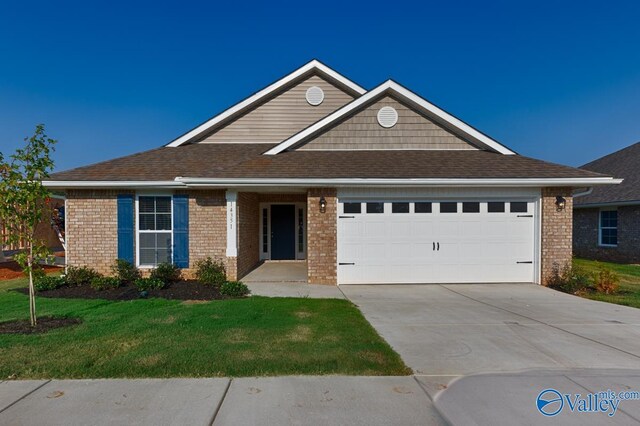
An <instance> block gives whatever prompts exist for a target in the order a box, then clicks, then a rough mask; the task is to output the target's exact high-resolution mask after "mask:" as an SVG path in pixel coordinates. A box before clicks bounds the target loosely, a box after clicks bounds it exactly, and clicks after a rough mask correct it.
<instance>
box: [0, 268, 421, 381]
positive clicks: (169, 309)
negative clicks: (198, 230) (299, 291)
mask: <svg viewBox="0 0 640 426" xmlns="http://www.w3.org/2000/svg"><path fill="white" fill-rule="evenodd" d="M25 285H26V281H25V280H24V279H17V280H11V281H4V282H0V321H7V320H13V319H26V318H28V298H27V296H26V295H23V294H20V293H17V292H15V291H10V289H11V288H16V287H24V286H25ZM37 307H38V314H39V315H41V316H44V315H55V316H69V317H78V318H81V319H82V320H83V323H82V324H80V325H77V326H73V327H68V328H62V329H57V330H52V331H49V332H48V333H46V334H40V335H0V360H1V361H0V380H3V379H5V378H7V377H15V378H19V379H27V378H108V377H213V376H233V377H238V376H270V375H293V374H349V375H404V374H410V373H411V371H410V370H409V369H408V368H407V367H406V366H405V365H404V363H403V362H402V360H401V359H400V357H399V356H398V354H397V353H395V352H394V351H393V350H392V349H391V347H390V346H389V345H388V344H387V343H386V342H385V341H384V340H383V339H382V338H381V337H380V336H379V335H378V334H377V333H376V331H375V330H374V329H373V328H372V327H371V325H370V324H369V323H368V322H367V321H366V320H365V319H364V317H363V316H362V314H361V313H360V311H359V310H358V309H357V308H356V307H355V306H354V305H353V304H352V303H350V302H348V301H346V300H338V299H307V298H265V297H250V298H247V299H236V300H224V301H212V302H207V303H204V304H186V303H182V302H180V301H172V300H163V299H149V300H133V301H119V302H113V301H107V300H80V299H75V300H74V299H50V298H43V297H41V298H38V299H37Z"/></svg>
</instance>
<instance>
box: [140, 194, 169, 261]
mask: <svg viewBox="0 0 640 426" xmlns="http://www.w3.org/2000/svg"><path fill="white" fill-rule="evenodd" d="M172 230H173V228H172V221H171V197H146V196H145V197H139V198H138V234H139V235H138V261H139V264H140V265H142V266H156V265H158V264H159V263H162V262H169V263H171V258H172V256H171V246H172Z"/></svg>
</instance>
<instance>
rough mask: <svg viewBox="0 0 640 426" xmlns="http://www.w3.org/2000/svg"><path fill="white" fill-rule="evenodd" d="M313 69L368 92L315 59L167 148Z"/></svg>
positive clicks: (201, 131) (359, 92)
mask: <svg viewBox="0 0 640 426" xmlns="http://www.w3.org/2000/svg"><path fill="white" fill-rule="evenodd" d="M313 69H317V70H318V71H320V72H321V73H323V74H326V75H327V76H329V77H330V78H332V79H334V80H336V81H338V82H339V83H341V84H343V85H344V86H346V87H349V88H350V89H351V90H353V91H354V92H356V93H358V94H360V95H362V94H364V93H366V90H365V89H364V88H362V87H360V86H359V85H357V84H356V83H354V82H353V81H351V80H349V79H348V78H346V77H345V76H343V75H341V74H339V73H337V72H336V71H334V70H332V69H331V68H329V67H328V66H326V65H324V64H323V63H321V62H320V61H318V60H316V59H314V60H312V61H311V62H309V63H307V64H306V65H303V66H302V67H300V68H298V69H297V70H295V71H294V72H292V73H291V74H289V75H287V76H285V77H283V78H281V79H280V80H278V81H276V82H275V83H273V84H271V85H269V86H267V87H265V88H264V89H262V90H260V91H259V92H257V93H255V94H254V95H252V96H250V97H248V98H247V99H245V100H244V101H242V102H240V103H237V104H235V105H234V106H232V107H231V108H229V109H227V110H225V111H223V112H222V113H220V114H218V115H216V116H215V117H213V118H211V119H209V120H207V121H206V122H204V123H202V124H201V125H199V126H198V127H196V128H195V129H193V130H190V131H189V132H187V133H185V134H184V135H182V136H180V137H179V138H177V139H175V140H173V141H172V142H170V143H168V144H167V145H166V146H167V147H177V146H180V145H183V144H185V143H187V142H189V141H191V139H193V138H194V137H197V136H199V135H201V134H203V133H205V132H206V131H207V130H209V129H210V128H212V127H214V126H215V125H217V124H219V123H220V122H222V121H224V120H227V119H229V118H230V117H232V116H233V115H235V114H237V113H238V112H240V111H243V110H245V109H246V108H248V107H250V106H251V105H253V104H255V103H256V102H258V101H260V100H261V99H263V98H265V97H266V96H268V95H270V94H271V93H273V92H275V91H277V90H279V89H280V88H281V87H283V86H285V85H287V84H289V83H290V82H292V81H294V80H295V79H296V78H298V77H300V76H301V75H304V74H306V73H307V72H309V71H311V70H313Z"/></svg>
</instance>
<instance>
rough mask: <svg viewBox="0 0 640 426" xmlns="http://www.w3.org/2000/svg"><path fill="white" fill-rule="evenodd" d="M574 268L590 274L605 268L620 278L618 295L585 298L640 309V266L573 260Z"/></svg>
mask: <svg viewBox="0 0 640 426" xmlns="http://www.w3.org/2000/svg"><path fill="white" fill-rule="evenodd" d="M573 266H574V267H578V268H581V269H583V270H584V271H586V272H588V273H589V274H593V273H595V272H597V271H598V268H599V267H601V266H604V267H606V268H608V269H610V270H612V271H613V272H615V273H616V274H618V276H619V277H620V289H619V290H618V292H617V293H616V294H611V295H608V294H601V293H585V294H584V295H583V296H584V297H587V298H589V299H593V300H601V301H603V302H609V303H617V304H619V305H626V306H633V307H634V308H640V265H628V264H620V263H609V262H597V261H595V260H587V259H577V258H576V259H574V260H573Z"/></svg>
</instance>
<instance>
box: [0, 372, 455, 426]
mask: <svg viewBox="0 0 640 426" xmlns="http://www.w3.org/2000/svg"><path fill="white" fill-rule="evenodd" d="M432 386H435V387H437V386H438V385H436V384H432ZM0 424H3V425H5V424H6V425H83V426H84V425H89V424H99V425H123V424H126V425H210V424H215V425H252V424H260V425H285V424H291V425H297V424H300V425H302V424H304V425H322V426H327V425H339V424H342V425H343V424H355V425H388V424H403V425H443V424H445V423H444V422H443V421H442V418H441V417H440V416H439V414H438V413H437V411H436V410H435V408H434V407H433V404H432V402H431V399H430V398H429V396H428V395H427V393H426V392H425V390H424V389H423V388H422V387H421V385H420V384H419V383H418V382H417V381H416V380H415V378H414V377H411V376H403V377H344V376H320V377H313V376H305V377H298V376H291V377H268V378H240V379H226V378H220V379H140V380H52V381H38V380H34V381H6V382H2V383H0Z"/></svg>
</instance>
